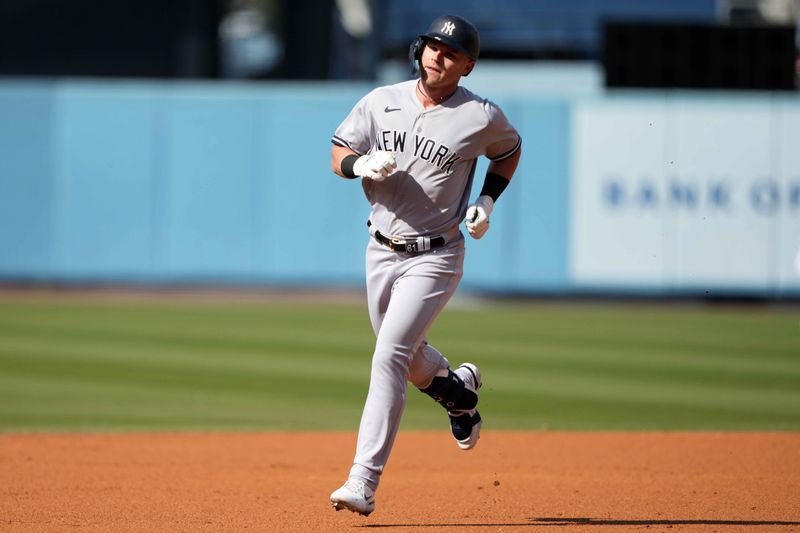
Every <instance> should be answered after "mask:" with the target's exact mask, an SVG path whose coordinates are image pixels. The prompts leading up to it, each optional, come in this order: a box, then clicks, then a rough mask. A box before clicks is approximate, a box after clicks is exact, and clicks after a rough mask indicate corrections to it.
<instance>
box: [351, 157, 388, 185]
mask: <svg viewBox="0 0 800 533" xmlns="http://www.w3.org/2000/svg"><path fill="white" fill-rule="evenodd" d="M396 168H397V162H396V161H395V159H394V154H393V153H392V152H384V151H382V150H379V151H377V152H373V153H371V154H369V155H362V156H361V157H359V158H358V159H356V162H355V163H353V173H355V175H356V176H361V177H362V178H368V179H371V180H375V181H383V180H384V179H386V177H387V176H389V175H391V174H392V173H394V170H395V169H396Z"/></svg>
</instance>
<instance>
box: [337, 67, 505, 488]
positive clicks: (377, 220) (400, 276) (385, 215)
mask: <svg viewBox="0 0 800 533" xmlns="http://www.w3.org/2000/svg"><path fill="white" fill-rule="evenodd" d="M417 83H418V81H417V80H411V81H407V82H403V83H398V84H396V85H391V86H386V87H381V88H378V89H375V90H373V91H372V92H370V93H369V94H367V95H366V96H365V97H364V98H362V99H361V100H360V101H359V102H358V104H357V105H356V106H355V107H354V108H353V110H352V111H351V113H350V114H349V115H348V116H347V118H346V119H345V120H344V121H343V122H342V124H341V125H340V126H339V127H338V129H337V130H336V133H335V135H334V136H333V143H334V144H337V145H340V146H345V147H348V148H350V149H351V150H353V151H354V152H356V153H357V154H359V155H364V154H369V153H372V152H374V151H376V150H384V151H391V152H394V153H395V159H396V161H397V169H396V171H395V172H394V173H392V174H391V175H390V176H388V177H387V178H386V179H384V180H383V181H373V180H370V179H363V180H362V185H363V188H364V192H365V194H366V196H367V199H368V200H369V202H370V203H371V205H372V213H371V215H370V221H371V223H372V228H373V229H372V231H375V229H377V230H379V231H380V232H381V233H382V234H383V235H386V236H390V237H406V238H408V237H419V236H432V235H440V236H443V237H444V239H445V242H446V243H445V245H444V246H442V247H440V248H438V249H434V250H430V251H427V252H425V253H420V254H413V253H404V252H396V251H393V250H391V249H389V248H387V247H385V246H383V245H381V244H379V243H378V242H376V240H375V239H370V243H369V245H368V247H367V253H366V270H367V299H368V308H369V314H370V320H371V322H372V326H373V329H374V331H375V335H376V343H375V351H374V353H373V355H372V369H371V373H370V387H369V392H368V394H367V399H366V402H365V405H364V411H363V413H362V416H361V425H360V427H359V432H358V442H357V444H356V455H355V459H354V464H353V466H352V468H351V470H350V475H351V476H357V477H359V478H362V479H364V480H366V481H367V483H368V484H369V485H370V486H371V487H372V488H373V489H375V488H377V486H378V483H379V482H380V476H381V474H382V472H383V469H384V466H385V465H386V462H387V461H388V458H389V454H390V451H391V448H392V446H393V443H394V440H395V436H396V433H397V429H398V427H399V425H400V419H401V416H402V413H403V409H404V406H405V401H406V393H407V383H408V381H411V382H412V383H413V384H414V385H416V386H417V387H419V388H425V387H427V386H428V384H430V383H431V380H433V378H434V376H435V375H436V374H437V372H438V371H440V370H441V369H446V368H448V367H449V362H448V360H447V359H446V358H445V357H444V356H443V355H442V354H441V353H439V352H438V351H437V350H436V349H435V348H434V347H433V346H430V345H429V344H428V343H427V334H428V331H429V329H430V327H431V325H432V324H433V322H434V321H435V319H436V317H437V316H438V315H439V313H440V312H441V310H442V309H443V308H444V306H445V305H446V304H447V302H448V301H449V300H450V298H451V297H452V296H453V294H454V293H455V291H456V288H457V286H458V283H459V281H460V280H461V276H462V273H463V261H464V238H463V235H462V234H461V232H460V230H459V224H460V222H461V220H463V218H464V215H465V212H466V208H467V203H468V200H469V195H470V189H471V186H472V180H473V176H474V174H475V166H476V162H477V158H478V157H479V156H486V157H488V158H489V159H492V160H501V159H504V158H506V157H510V156H511V155H512V154H514V152H516V151H517V150H518V149H519V147H520V142H521V141H520V137H519V135H518V134H517V132H516V130H515V129H514V128H513V127H512V126H511V125H510V124H509V123H508V120H507V119H506V117H505V115H504V114H503V113H502V111H501V110H500V109H499V108H498V107H497V106H496V105H495V104H493V103H492V102H490V101H488V100H484V99H482V98H480V97H478V96H476V95H474V94H473V93H471V92H470V91H468V90H466V89H464V88H463V87H459V88H458V89H457V91H456V92H455V93H454V94H453V95H452V96H451V97H450V98H448V99H447V100H446V101H445V102H443V103H442V104H440V105H437V106H435V107H433V108H430V109H425V108H424V107H423V105H422V103H421V102H420V101H419V100H418V99H417V96H416V84H417Z"/></svg>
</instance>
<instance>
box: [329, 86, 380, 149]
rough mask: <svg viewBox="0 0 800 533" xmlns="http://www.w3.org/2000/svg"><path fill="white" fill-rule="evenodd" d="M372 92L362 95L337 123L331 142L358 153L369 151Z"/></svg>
mask: <svg viewBox="0 0 800 533" xmlns="http://www.w3.org/2000/svg"><path fill="white" fill-rule="evenodd" d="M371 96H372V93H368V94H367V95H366V96H364V97H363V98H362V99H361V100H359V101H358V103H357V104H356V105H355V106H354V107H353V109H352V110H351V111H350V114H348V115H347V117H346V118H345V119H344V120H343V121H342V123H341V124H339V127H338V128H336V131H335V132H334V134H333V138H332V139H331V142H332V143H333V144H335V145H337V146H344V147H346V148H349V149H351V150H352V151H354V152H355V153H357V154H358V155H364V154H366V153H367V152H368V151H369V148H370V144H371V139H372V136H371V135H370V132H371V130H372V121H371V119H370V113H369V100H370V98H371Z"/></svg>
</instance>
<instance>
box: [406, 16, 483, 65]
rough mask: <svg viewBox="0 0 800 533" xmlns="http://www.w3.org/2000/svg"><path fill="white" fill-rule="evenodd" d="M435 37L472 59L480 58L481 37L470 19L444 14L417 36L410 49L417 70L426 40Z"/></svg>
mask: <svg viewBox="0 0 800 533" xmlns="http://www.w3.org/2000/svg"><path fill="white" fill-rule="evenodd" d="M429 39H434V40H436V41H440V42H443V43H444V44H446V45H448V46H450V47H452V48H455V49H456V50H458V51H459V52H461V53H462V54H464V55H466V56H467V57H469V58H470V59H478V53H479V52H480V49H481V39H480V36H479V35H478V30H477V28H475V26H473V25H472V23H471V22H470V21H468V20H467V19H465V18H462V17H459V16H456V15H443V16H441V17H439V18H437V19H436V20H434V21H433V22H432V23H431V25H430V27H429V28H428V31H427V32H425V33H423V34H421V35H419V36H417V38H416V39H415V40H414V42H413V43H411V48H410V49H409V51H408V55H409V59H410V60H411V63H412V67H413V68H414V70H415V72H416V69H417V68H418V65H419V60H420V59H421V58H422V49H423V48H424V46H425V41H427V40H429Z"/></svg>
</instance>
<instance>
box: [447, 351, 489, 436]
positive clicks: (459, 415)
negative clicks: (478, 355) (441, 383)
mask: <svg viewBox="0 0 800 533" xmlns="http://www.w3.org/2000/svg"><path fill="white" fill-rule="evenodd" d="M453 373H454V374H455V375H457V376H458V377H459V378H461V380H462V381H463V382H464V386H465V387H466V388H467V390H471V391H472V392H474V393H475V395H476V396H477V394H478V389H480V388H481V385H483V383H482V382H481V371H480V370H478V367H477V366H475V365H473V364H472V363H464V364H463V365H461V366H460V367H458V368H456V370H455V372H453ZM447 414H448V416H450V430H451V431H452V432H453V438H454V439H456V444H458V447H459V448H461V449H462V450H471V449H472V448H474V447H475V445H476V444H478V439H479V438H480V437H481V415H480V413H478V410H477V409H468V410H465V411H448V412H447Z"/></svg>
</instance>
